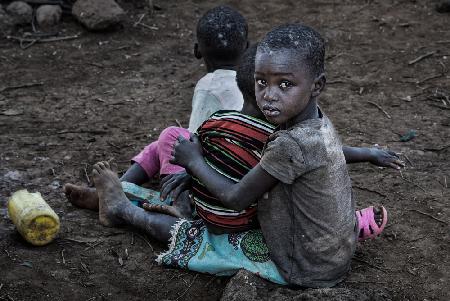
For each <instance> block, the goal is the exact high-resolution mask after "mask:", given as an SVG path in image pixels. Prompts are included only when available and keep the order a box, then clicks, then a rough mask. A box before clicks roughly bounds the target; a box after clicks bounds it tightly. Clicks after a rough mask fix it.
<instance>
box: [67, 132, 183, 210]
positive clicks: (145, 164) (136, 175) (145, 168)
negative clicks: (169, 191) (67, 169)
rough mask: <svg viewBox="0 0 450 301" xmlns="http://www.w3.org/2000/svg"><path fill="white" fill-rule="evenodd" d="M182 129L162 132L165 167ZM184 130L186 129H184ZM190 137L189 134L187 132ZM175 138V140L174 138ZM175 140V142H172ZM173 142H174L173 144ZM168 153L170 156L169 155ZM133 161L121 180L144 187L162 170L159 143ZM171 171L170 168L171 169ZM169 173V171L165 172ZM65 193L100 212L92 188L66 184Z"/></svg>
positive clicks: (70, 199) (145, 150) (142, 152)
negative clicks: (143, 185)
mask: <svg viewBox="0 0 450 301" xmlns="http://www.w3.org/2000/svg"><path fill="white" fill-rule="evenodd" d="M176 129H180V128H175V127H171V128H167V129H165V130H164V131H162V133H161V134H164V135H163V140H164V147H163V151H164V152H166V153H162V154H161V158H163V159H162V161H163V162H164V164H165V165H164V166H166V165H169V164H170V163H169V160H170V154H171V151H172V149H171V148H170V149H169V144H170V143H172V144H171V145H170V147H172V146H173V144H174V143H175V141H176V138H177V137H178V135H179V134H178V133H179V132H181V131H180V130H176ZM182 130H184V129H182ZM185 131H186V132H187V133H188V134H187V135H188V136H189V132H188V131H187V130H185ZM173 137H175V138H173ZM172 140H173V141H172ZM171 141H172V142H171ZM167 152H168V154H167ZM132 161H133V162H134V163H133V164H132V165H131V166H130V168H128V170H127V171H126V172H125V174H124V175H123V176H122V177H121V178H120V180H121V181H124V182H130V183H133V184H136V185H142V184H144V183H146V182H148V181H149V179H150V178H151V177H153V176H154V175H156V174H157V173H158V172H159V170H160V151H159V147H158V141H155V142H152V143H150V144H149V145H147V146H146V147H145V148H144V149H143V150H142V151H141V152H140V153H139V154H138V155H136V156H135V157H134V158H133V159H132ZM170 166H173V167H172V169H173V170H174V171H176V170H177V168H178V169H181V170H182V168H181V167H177V166H176V165H171V164H170ZM169 171H170V168H169ZM164 172H167V171H164ZM64 193H65V194H66V197H67V199H68V200H69V201H70V202H71V203H72V204H73V205H75V206H77V207H80V208H85V209H90V210H98V195H97V191H96V190H95V188H91V187H83V186H79V185H73V184H70V183H68V184H66V185H64Z"/></svg>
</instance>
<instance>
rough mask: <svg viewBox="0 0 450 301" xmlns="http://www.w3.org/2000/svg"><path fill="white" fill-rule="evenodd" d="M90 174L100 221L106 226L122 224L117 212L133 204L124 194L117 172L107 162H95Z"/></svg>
mask: <svg viewBox="0 0 450 301" xmlns="http://www.w3.org/2000/svg"><path fill="white" fill-rule="evenodd" d="M92 174H93V179H94V183H95V188H96V189H97V193H98V198H99V202H98V205H99V211H98V217H99V220H100V223H101V224H102V225H104V226H107V227H112V226H116V225H120V224H122V220H121V219H120V218H119V216H118V214H119V212H120V211H121V210H124V208H126V207H127V206H133V205H132V204H131V203H130V201H129V200H128V199H127V197H126V196H125V194H124V192H123V190H122V185H121V183H120V180H119V178H118V177H117V174H116V173H115V172H114V171H112V170H111V168H110V166H109V163H108V162H99V163H96V164H95V165H94V170H93V172H92Z"/></svg>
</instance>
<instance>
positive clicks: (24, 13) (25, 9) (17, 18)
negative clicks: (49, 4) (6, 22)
mask: <svg viewBox="0 0 450 301" xmlns="http://www.w3.org/2000/svg"><path fill="white" fill-rule="evenodd" d="M6 12H7V13H8V14H9V15H10V16H11V17H12V18H13V20H14V24H16V25H18V24H29V23H31V21H32V20H33V8H32V7H31V6H30V5H29V4H27V3H26V2H23V1H13V2H11V3H10V4H9V5H8V6H7V7H6Z"/></svg>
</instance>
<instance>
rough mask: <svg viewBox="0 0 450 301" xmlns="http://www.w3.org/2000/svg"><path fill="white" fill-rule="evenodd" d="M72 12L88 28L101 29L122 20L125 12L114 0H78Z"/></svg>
mask: <svg viewBox="0 0 450 301" xmlns="http://www.w3.org/2000/svg"><path fill="white" fill-rule="evenodd" d="M72 14H73V15H74V16H75V18H76V19H77V20H78V21H79V22H80V23H81V24H83V25H84V26H86V27H87V28H88V29H90V30H103V29H107V28H109V27H111V26H113V25H116V24H118V23H120V22H122V20H123V18H124V16H125V12H124V10H123V9H122V8H121V7H120V6H119V5H118V4H117V3H116V2H114V0H78V1H77V2H75V4H74V5H73V7H72Z"/></svg>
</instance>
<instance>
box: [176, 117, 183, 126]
mask: <svg viewBox="0 0 450 301" xmlns="http://www.w3.org/2000/svg"><path fill="white" fill-rule="evenodd" d="M175 123H176V124H177V125H178V127H180V128H182V127H183V126H182V125H181V123H180V121H178V119H175Z"/></svg>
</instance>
